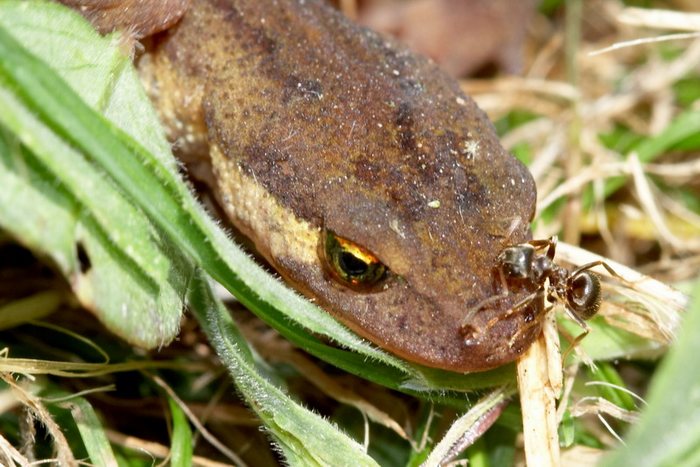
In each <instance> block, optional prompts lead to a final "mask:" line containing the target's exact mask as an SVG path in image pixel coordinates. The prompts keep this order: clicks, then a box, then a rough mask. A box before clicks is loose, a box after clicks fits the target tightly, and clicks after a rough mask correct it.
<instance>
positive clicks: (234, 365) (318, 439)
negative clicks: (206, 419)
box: [189, 275, 376, 466]
mask: <svg viewBox="0 0 700 467" xmlns="http://www.w3.org/2000/svg"><path fill="white" fill-rule="evenodd" d="M189 298H190V300H189V302H190V304H191V307H192V310H193V313H194V314H195V316H196V317H197V319H198V320H199V322H200V325H201V326H202V329H204V332H205V333H206V334H207V337H208V338H209V340H210V342H211V343H212V345H213V346H214V348H215V349H216V352H217V354H218V355H219V358H221V360H222V361H223V362H224V365H226V367H227V368H228V370H229V372H230V373H231V374H232V375H235V379H236V383H237V386H238V389H239V391H240V392H241V393H242V394H243V396H244V398H245V399H246V401H247V402H248V404H249V405H250V407H251V408H253V410H255V412H256V413H257V414H258V416H260V418H261V419H262V420H263V421H264V423H265V426H266V427H267V428H268V429H269V430H270V432H271V434H272V435H273V436H274V439H275V441H276V442H277V443H279V445H280V447H281V448H282V450H283V452H284V453H285V456H286V457H287V459H288V461H289V462H290V464H291V465H333V466H345V465H347V466H363V465H376V463H375V462H374V461H373V460H372V458H371V457H369V456H368V455H367V454H366V453H365V452H364V450H363V449H362V447H361V446H360V445H359V444H357V443H356V442H355V441H353V440H351V439H350V438H348V437H347V436H346V435H344V434H342V433H341V432H340V431H338V430H337V428H336V427H335V426H334V425H332V424H331V423H329V422H328V421H326V420H324V419H323V418H321V417H320V416H318V415H316V414H314V413H313V412H310V411H308V410H306V409H304V408H302V407H300V406H299V405H297V404H296V403H295V402H293V401H292V400H291V399H289V398H288V397H287V396H286V395H285V394H284V393H282V391H280V390H279V389H278V388H276V387H274V386H273V385H272V384H270V383H269V382H268V381H267V380H266V379H265V378H263V377H262V376H260V374H259V373H257V371H255V367H254V363H253V361H252V359H250V357H249V356H248V355H249V354H248V353H246V352H243V351H242V348H245V347H247V343H246V342H245V340H244V339H243V336H242V335H241V334H240V332H239V331H238V328H237V327H236V325H235V323H234V322H233V320H232V319H231V316H230V314H229V312H228V311H227V310H226V308H224V307H223V305H222V304H221V303H220V302H218V301H217V300H216V299H215V297H214V295H213V293H212V290H211V287H210V286H209V284H208V283H207V281H206V279H204V278H203V277H202V276H201V275H197V276H196V277H195V279H194V280H193V283H192V287H191V288H190V295H189ZM295 459H296V461H295Z"/></svg>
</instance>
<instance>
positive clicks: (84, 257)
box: [76, 242, 92, 274]
mask: <svg viewBox="0 0 700 467" xmlns="http://www.w3.org/2000/svg"><path fill="white" fill-rule="evenodd" d="M76 253H77V255H78V265H79V266H80V273H81V274H86V273H87V272H88V271H89V270H90V269H91V268H92V263H91V262H90V256H88V253H87V251H86V250H85V246H84V245H83V242H78V243H77V244H76Z"/></svg>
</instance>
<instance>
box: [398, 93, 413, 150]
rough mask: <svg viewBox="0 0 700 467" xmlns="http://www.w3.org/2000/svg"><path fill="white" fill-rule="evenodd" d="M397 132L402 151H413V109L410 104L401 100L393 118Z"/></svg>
mask: <svg viewBox="0 0 700 467" xmlns="http://www.w3.org/2000/svg"><path fill="white" fill-rule="evenodd" d="M394 123H395V124H396V128H397V129H398V132H399V144H400V145H401V149H402V150H403V151H404V152H414V151H415V149H416V137H415V134H414V133H413V125H414V119H413V110H412V109H411V104H409V103H407V102H402V103H401V104H399V108H398V109H397V110H396V118H395V120H394Z"/></svg>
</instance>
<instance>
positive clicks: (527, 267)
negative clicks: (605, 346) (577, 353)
mask: <svg viewBox="0 0 700 467" xmlns="http://www.w3.org/2000/svg"><path fill="white" fill-rule="evenodd" d="M545 248H546V249H547V252H546V253H545V254H537V252H538V251H540V250H543V249H545ZM556 248H557V237H556V236H553V237H550V238H549V239H547V240H531V241H529V242H527V243H521V244H518V245H513V246H509V247H506V248H504V249H503V251H501V253H500V254H499V255H498V258H497V266H496V269H497V271H498V273H499V275H500V277H501V283H502V284H503V288H504V290H506V292H504V293H503V294H501V295H498V296H495V297H491V298H488V299H486V300H484V301H483V302H481V303H480V304H478V305H477V306H476V307H475V308H473V309H472V310H470V312H469V313H468V314H467V317H466V318H465V320H464V321H463V324H462V330H463V332H464V331H466V330H468V329H469V328H470V327H471V325H470V322H471V318H472V317H473V316H474V314H475V313H476V312H477V311H479V310H481V309H482V308H484V307H485V306H486V305H487V304H489V303H492V302H494V301H499V300H502V299H504V298H507V297H508V296H509V292H508V290H509V288H520V289H526V290H533V289H534V291H533V292H532V293H530V294H529V295H528V296H526V297H525V298H523V299H522V300H520V301H519V302H517V303H516V304H515V305H513V307H512V308H511V309H510V310H508V311H507V313H506V315H505V316H501V317H496V318H493V319H492V320H491V321H490V322H488V323H487V324H486V326H487V328H489V327H491V326H493V325H494V324H495V321H497V320H498V319H503V318H505V317H508V316H510V315H512V314H513V313H515V312H517V311H519V310H521V309H523V308H524V307H526V306H528V305H529V304H530V303H532V301H533V300H535V299H537V297H540V296H542V295H543V294H544V290H545V282H546V281H547V280H549V291H548V293H547V301H549V302H550V303H553V302H555V301H559V302H561V303H563V304H564V308H565V310H566V313H567V315H568V316H569V317H570V318H571V319H573V320H574V321H575V322H576V323H577V324H578V325H579V326H581V328H583V330H584V332H583V334H582V335H581V336H579V337H578V338H577V339H576V342H579V341H580V340H581V339H583V338H584V337H585V336H586V335H587V334H588V333H589V332H590V328H589V327H588V325H587V324H586V320H588V319H590V318H592V317H593V316H595V314H596V313H598V310H600V304H601V285H600V277H599V276H598V275H597V274H595V273H594V272H592V271H590V269H592V268H594V267H596V266H603V267H604V268H605V269H606V270H607V271H608V272H609V273H610V274H611V275H612V276H614V277H616V278H618V279H620V280H622V281H624V278H622V277H621V276H620V275H619V274H617V273H616V272H615V270H614V269H613V268H611V267H610V266H609V265H608V264H607V263H605V262H604V261H600V260H599V261H593V262H591V263H587V264H584V265H583V266H580V267H578V268H576V269H574V270H568V269H566V268H565V267H563V266H559V265H558V264H556V263H555V262H554V255H555V253H556ZM550 309H551V306H550V307H549V308H547V309H546V310H545V313H546V312H547V311H549V310H550ZM527 321H528V323H527V325H526V326H525V327H523V328H521V329H519V330H518V332H517V333H516V335H515V336H513V337H512V338H511V344H512V343H513V342H515V340H516V337H517V336H518V335H520V334H521V333H522V332H525V331H526V330H527V329H529V328H530V327H532V326H535V325H536V324H537V322H538V321H539V320H537V319H528V320H527ZM465 342H469V340H465Z"/></svg>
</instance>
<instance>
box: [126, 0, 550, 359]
mask: <svg viewBox="0 0 700 467" xmlns="http://www.w3.org/2000/svg"><path fill="white" fill-rule="evenodd" d="M139 67H140V69H141V71H142V74H143V76H144V79H145V81H146V83H147V85H148V87H149V89H150V92H151V94H152V97H153V99H154V102H155V103H156V105H157V107H158V108H159V111H160V113H161V115H162V117H163V119H164V121H165V123H166V124H167V126H168V128H169V131H170V133H171V137H172V138H173V140H174V141H176V142H177V143H176V146H177V147H179V148H180V150H181V152H187V153H190V154H192V153H195V154H197V155H198V156H199V157H211V164H212V167H213V172H214V174H215V178H216V186H215V188H216V190H218V193H219V194H218V197H219V199H220V200H221V201H222V204H223V206H224V208H225V210H226V212H227V214H228V215H229V217H230V218H231V220H232V221H233V223H234V224H235V225H236V227H237V228H238V229H240V230H241V231H242V232H243V233H244V234H245V235H247V236H248V237H250V238H251V239H252V240H253V241H254V242H255V245H256V247H257V249H258V250H259V251H260V252H261V254H262V255H263V256H264V257H265V258H266V259H267V260H268V261H269V262H270V264H271V265H273V266H274V267H275V269H276V270H277V271H278V272H279V273H280V274H281V275H282V276H283V277H284V278H285V279H286V280H287V281H288V282H289V283H291V284H292V285H293V286H294V287H296V288H297V289H298V290H300V291H301V292H302V293H304V294H305V295H307V296H309V297H311V298H312V299H314V300H315V301H316V302H317V303H318V304H319V305H321V306H322V307H324V308H325V309H327V310H328V311H329V312H331V313H332V314H333V315H334V316H336V317H337V318H338V319H340V320H341V321H342V322H343V323H345V324H346V325H348V326H349V327H350V328H352V329H353V330H355V331H356V332H357V333H359V334H360V335H362V336H364V337H367V338H368V339H370V340H371V341H373V342H374V343H376V344H377V345H379V346H381V347H383V348H386V349H388V350H389V351H391V352H393V353H395V354H397V355H399V356H401V357H404V358H406V359H408V360H411V361H414V362H417V363H421V364H424V365H428V366H432V367H438V368H444V369H448V370H454V371H479V370H485V369H488V368H493V367H496V366H499V365H501V364H503V363H505V362H508V361H512V360H513V359H515V358H516V357H517V356H518V355H520V354H521V353H522V352H523V351H524V350H525V349H526V348H527V347H528V345H529V344H530V343H531V342H532V340H533V339H534V337H535V336H536V335H537V333H538V332H539V331H540V326H539V325H536V326H524V323H526V322H530V321H532V320H534V319H535V315H536V314H537V313H540V312H541V310H539V309H537V306H536V304H535V303H534V302H533V303H532V304H529V305H528V306H525V307H522V308H521V309H519V310H518V311H517V312H516V313H508V309H509V308H510V307H511V306H512V305H513V304H514V303H516V302H518V301H519V300H521V299H522V298H523V297H524V296H526V292H525V291H522V292H520V293H512V294H510V295H509V296H508V297H507V298H506V299H504V300H500V301H498V302H497V306H496V304H494V305H493V306H491V307H489V306H483V304H484V303H487V304H488V302H485V301H486V300H487V299H488V298H489V297H493V296H496V295H499V294H502V293H503V290H502V284H501V281H500V279H499V277H498V275H497V274H495V272H494V270H495V266H496V262H497V257H498V255H499V253H500V252H501V251H502V249H503V248H504V247H505V246H507V245H512V244H519V243H523V242H526V241H527V240H528V239H529V238H530V231H529V223H530V221H531V219H532V216H533V213H534V208H535V199H536V191H535V186H534V181H533V179H532V176H531V175H530V173H529V172H528V171H527V169H526V168H525V167H524V166H523V165H522V164H521V163H520V162H518V161H517V160H516V159H515V158H514V157H512V156H511V155H510V154H508V153H507V152H506V151H505V150H504V149H503V148H502V147H501V145H500V144H499V142H498V139H497V136H496V134H495V132H494V129H493V126H492V124H491V123H490V122H489V121H488V119H487V117H486V116H485V114H484V113H483V112H482V111H481V110H480V109H479V108H478V107H477V106H476V105H475V103H474V102H473V101H472V100H471V99H470V98H469V97H467V96H465V95H464V94H463V93H462V92H461V91H460V89H459V87H458V84H457V83H456V82H455V81H454V80H452V79H451V78H449V77H448V76H447V75H445V74H444V73H443V72H442V71H440V70H439V69H437V67H436V66H435V65H434V64H433V63H432V62H429V61H428V60H426V59H424V58H422V57H419V56H416V55H414V54H412V53H411V52H409V51H408V50H407V49H405V48H403V47H401V46H398V45H396V44H395V43H392V42H389V41H387V40H386V39H383V38H381V37H380V36H379V35H377V34H375V33H373V32H371V31H369V30H366V29H363V28H360V27H359V26H356V25H354V24H353V23H351V22H350V21H348V20H347V19H346V18H344V17H343V16H342V15H341V14H340V13H338V12H336V11H335V10H333V9H332V8H331V7H329V6H327V5H326V4H324V3H323V2H322V1H320V0H265V1H262V0H195V1H193V2H192V4H191V6H190V8H189V10H188V11H187V12H186V13H185V15H184V16H183V18H182V19H181V20H180V22H179V23H178V24H176V25H175V26H174V27H172V28H171V29H169V30H167V31H165V32H164V33H161V34H160V35H159V36H156V38H155V39H154V44H153V48H152V50H150V52H149V53H148V54H147V55H145V56H144V57H142V58H141V60H140V64H139ZM329 235H330V237H329ZM334 238H339V239H340V240H341V241H347V242H349V244H350V245H356V246H357V247H358V248H359V250H356V251H360V253H358V254H359V255H360V256H361V257H362V258H370V259H371V261H375V260H376V261H377V262H378V264H381V265H382V267H383V268H384V269H382V271H384V272H382V273H381V275H378V278H376V279H377V280H376V281H374V280H373V283H372V284H371V286H362V285H363V284H360V286H357V284H353V283H351V282H350V281H347V280H342V278H339V276H338V274H336V273H334V271H333V267H335V266H337V264H335V263H334V264H335V266H334V264H329V257H328V254H329V253H328V241H330V240H328V239H331V240H333V239H334ZM333 241H335V240H333ZM363 254H365V256H362V255H363ZM338 258H340V260H339V261H340V262H341V263H342V264H341V265H342V266H343V267H345V266H347V267H349V268H350V269H353V268H354V269H353V270H354V271H355V272H357V271H360V272H362V271H364V270H363V269H362V264H360V263H357V262H356V261H355V259H353V258H350V257H346V256H339V257H338ZM348 258H349V259H348ZM363 261H364V259H363ZM358 268H359V269H358ZM474 307H478V312H477V313H475V314H474V316H473V317H472V318H471V320H470V323H469V326H467V327H466V328H465V329H466V331H465V330H464V329H462V323H463V320H464V318H465V316H466V315H467V314H468V312H469V310H472V309H474ZM522 329H525V331H524V332H523V331H522Z"/></svg>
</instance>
